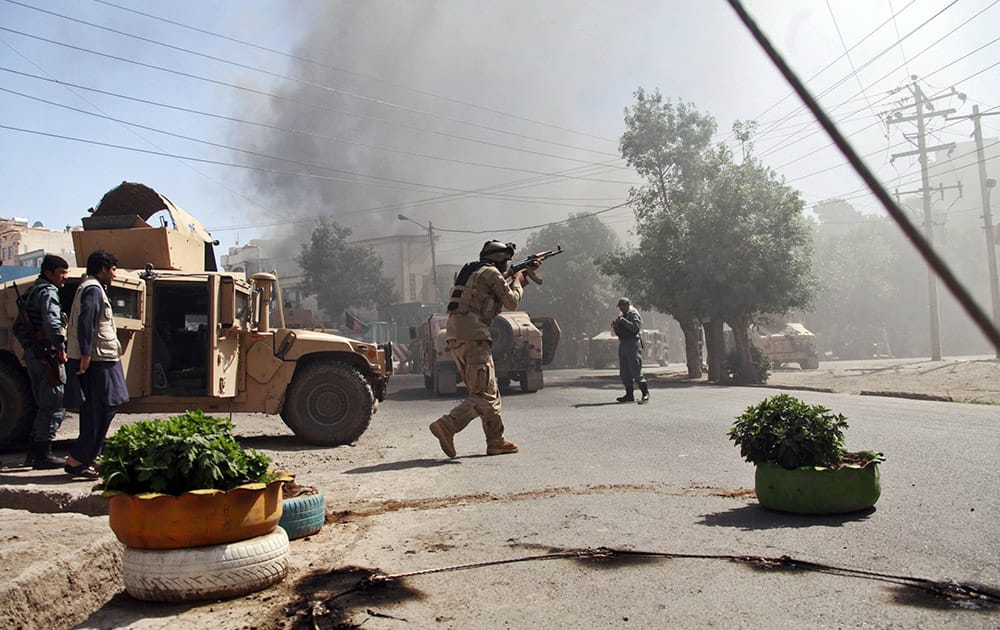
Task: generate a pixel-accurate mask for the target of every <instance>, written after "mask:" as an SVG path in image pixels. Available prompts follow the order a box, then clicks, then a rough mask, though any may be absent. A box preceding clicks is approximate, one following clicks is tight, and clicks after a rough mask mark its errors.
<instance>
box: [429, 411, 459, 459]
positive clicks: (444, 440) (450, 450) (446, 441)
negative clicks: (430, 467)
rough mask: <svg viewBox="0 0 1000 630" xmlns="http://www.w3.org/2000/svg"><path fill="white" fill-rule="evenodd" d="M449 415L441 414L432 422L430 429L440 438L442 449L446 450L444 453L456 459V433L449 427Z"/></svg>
mask: <svg viewBox="0 0 1000 630" xmlns="http://www.w3.org/2000/svg"><path fill="white" fill-rule="evenodd" d="M447 417H448V416H441V417H440V418H438V419H437V420H435V421H434V422H432V423H431V426H430V430H431V433H433V434H434V437H436V438H437V439H438V443H439V444H441V450H442V451H444V454H445V455H447V456H448V457H451V458H452V459H454V458H455V455H457V453H456V452H455V434H454V433H453V432H452V430H451V428H449V427H448V423H447V422H445V419H446V418H447Z"/></svg>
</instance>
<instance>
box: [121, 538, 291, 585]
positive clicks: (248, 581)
mask: <svg viewBox="0 0 1000 630" xmlns="http://www.w3.org/2000/svg"><path fill="white" fill-rule="evenodd" d="M288 548H289V545H288V535H287V534H285V530H283V529H282V528H280V527H276V528H275V529H274V531H273V532H271V533H270V534H264V535H263V536H257V537H256V538H250V539H247V540H240V541H237V542H233V543H227V544H223V545H207V546H205V547H189V548H185V549H134V548H132V547H126V548H125V557H124V561H123V565H122V574H123V575H124V578H125V590H126V591H127V592H128V594H129V595H131V596H132V597H134V598H136V599H141V600H145V601H154V602H182V601H194V600H204V599H223V598H229V597H238V596H240V595H246V594H247V593H253V592H256V591H260V590H263V589H265V588H267V587H268V586H271V585H272V584H277V583H278V582H280V581H281V580H282V579H284V577H285V574H286V573H288Z"/></svg>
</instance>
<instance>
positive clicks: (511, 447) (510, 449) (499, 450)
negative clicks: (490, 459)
mask: <svg viewBox="0 0 1000 630" xmlns="http://www.w3.org/2000/svg"><path fill="white" fill-rule="evenodd" d="M517 451H518V448H517V444H514V443H513V442H510V441H508V440H505V439H503V438H501V439H500V441H499V442H494V443H492V444H487V445H486V454H487V455H505V454H507V453H516V452H517Z"/></svg>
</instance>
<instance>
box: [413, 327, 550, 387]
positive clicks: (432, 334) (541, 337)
mask: <svg viewBox="0 0 1000 630" xmlns="http://www.w3.org/2000/svg"><path fill="white" fill-rule="evenodd" d="M447 325H448V315H446V314H444V313H435V314H433V315H431V316H429V317H428V318H427V319H426V320H424V321H423V322H421V323H420V325H419V326H416V327H414V328H412V329H411V330H410V337H411V338H412V339H413V340H414V343H413V344H412V348H413V349H414V351H415V352H416V354H417V357H416V364H418V365H420V366H421V367H422V371H423V374H424V387H426V388H427V389H429V390H431V391H433V392H434V393H436V394H441V395H447V394H454V393H455V392H456V391H457V388H458V383H459V382H461V377H460V375H459V374H458V370H457V369H456V367H455V362H454V360H452V358H451V350H449V349H448V344H447V342H446V341H445V328H446V327H447ZM490 335H491V337H492V338H493V363H494V366H495V368H496V376H497V385H499V386H500V387H501V388H505V389H506V388H508V387H510V384H511V382H512V381H517V382H518V384H519V386H520V389H521V391H522V392H536V391H538V390H540V389H542V388H543V387H545V381H544V377H543V375H542V366H543V365H548V364H549V363H551V362H552V360H553V359H554V358H555V355H556V349H557V348H558V346H559V337H560V335H561V331H560V329H559V324H558V323H557V322H556V320H555V319H554V318H552V317H531V316H530V315H528V314H527V313H525V312H523V311H504V312H502V313H500V314H499V315H497V317H496V319H494V320H493V325H492V326H491V327H490Z"/></svg>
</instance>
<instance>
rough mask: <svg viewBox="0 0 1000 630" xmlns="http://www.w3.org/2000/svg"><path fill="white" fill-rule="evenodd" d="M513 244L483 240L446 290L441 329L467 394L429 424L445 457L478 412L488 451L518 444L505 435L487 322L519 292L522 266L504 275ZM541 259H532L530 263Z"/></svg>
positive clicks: (515, 448)
mask: <svg viewBox="0 0 1000 630" xmlns="http://www.w3.org/2000/svg"><path fill="white" fill-rule="evenodd" d="M514 249H515V245H514V244H513V243H501V242H500V241H487V242H486V243H485V244H484V245H483V248H482V250H480V252H479V260H477V261H474V262H470V263H468V264H466V265H465V266H464V267H462V270H461V271H460V272H459V274H458V276H457V278H456V279H455V286H454V287H452V290H451V301H450V302H448V327H447V330H446V332H445V335H446V339H447V341H448V347H449V348H450V349H451V356H452V358H453V359H454V361H455V365H456V366H457V367H458V373H459V375H461V377H462V380H463V381H465V387H466V390H468V394H469V395H468V398H466V399H465V400H463V401H462V402H461V403H459V404H458V405H457V406H456V407H455V408H454V409H452V410H451V411H450V412H449V413H447V414H445V415H443V416H441V417H440V418H439V419H437V420H436V421H434V422H433V423H432V424H431V426H430V430H431V433H433V434H434V437H436V438H437V439H438V442H439V443H440V445H441V450H442V451H444V453H445V455H447V456H448V457H452V458H453V457H455V456H456V451H455V441H454V438H455V434H456V433H458V432H459V431H461V430H462V429H464V428H465V427H467V426H469V423H470V422H472V420H473V419H474V418H476V417H477V416H478V417H480V418H481V419H482V422H483V433H485V434H486V454H487V455H502V454H505V453H516V452H517V451H518V446H517V444H514V443H513V442H510V441H508V440H507V439H506V438H504V426H503V421H502V420H501V419H500V390H499V388H498V387H497V379H496V369H495V367H494V365H493V341H492V338H491V336H490V326H491V325H492V324H493V320H494V319H496V316H497V315H499V314H500V311H502V310H503V309H504V307H506V308H507V309H508V310H514V309H516V308H517V305H518V303H519V302H520V301H521V296H522V295H523V294H524V285H525V283H526V280H525V278H524V271H523V270H522V271H518V272H517V273H515V274H514V275H513V277H512V278H511V279H510V281H508V280H507V278H506V277H505V274H506V273H507V270H508V267H509V266H510V260H511V258H513V257H514ZM540 264H541V263H540V262H538V261H535V262H534V263H533V264H532V268H533V269H535V268H537V267H538V266H539V265H540Z"/></svg>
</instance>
